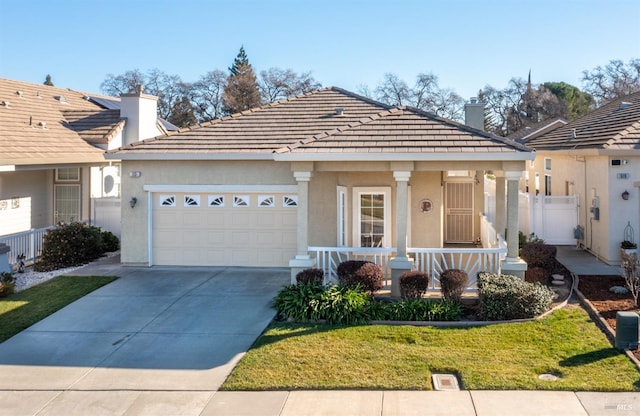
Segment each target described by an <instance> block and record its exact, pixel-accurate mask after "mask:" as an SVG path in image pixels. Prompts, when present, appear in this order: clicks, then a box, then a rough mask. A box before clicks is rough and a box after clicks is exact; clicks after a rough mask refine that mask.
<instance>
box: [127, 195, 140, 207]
mask: <svg viewBox="0 0 640 416" xmlns="http://www.w3.org/2000/svg"><path fill="white" fill-rule="evenodd" d="M137 203H138V198H136V197H135V196H132V197H131V199H130V200H129V205H131V208H135V206H136V204H137Z"/></svg>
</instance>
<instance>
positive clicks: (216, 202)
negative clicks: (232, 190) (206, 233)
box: [208, 195, 224, 208]
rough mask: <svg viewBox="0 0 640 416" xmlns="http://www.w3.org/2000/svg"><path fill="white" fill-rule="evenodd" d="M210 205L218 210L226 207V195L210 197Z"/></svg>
mask: <svg viewBox="0 0 640 416" xmlns="http://www.w3.org/2000/svg"><path fill="white" fill-rule="evenodd" d="M208 205H209V206H210V207H216V208H222V207H224V195H209V197H208Z"/></svg>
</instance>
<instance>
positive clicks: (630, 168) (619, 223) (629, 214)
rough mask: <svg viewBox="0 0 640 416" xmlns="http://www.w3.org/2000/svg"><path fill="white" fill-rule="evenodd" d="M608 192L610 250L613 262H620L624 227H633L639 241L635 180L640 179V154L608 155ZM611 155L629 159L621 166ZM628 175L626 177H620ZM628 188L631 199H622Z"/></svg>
mask: <svg viewBox="0 0 640 416" xmlns="http://www.w3.org/2000/svg"><path fill="white" fill-rule="evenodd" d="M606 159H607V163H608V171H609V175H608V179H609V186H608V189H609V193H608V199H609V201H610V205H609V207H608V213H607V216H608V218H609V236H610V238H609V247H608V249H609V254H608V258H610V259H612V262H614V263H616V264H617V263H619V262H620V242H621V241H622V240H623V238H624V229H625V227H626V226H627V224H630V225H631V227H632V228H633V231H634V239H635V242H636V243H638V242H639V241H640V189H639V188H637V187H635V186H634V183H637V182H640V157H627V156H623V157H620V156H615V157H607V158H606ZM611 159H617V160H623V161H626V162H627V163H626V164H621V165H620V166H611V163H610V161H611ZM618 174H623V175H622V176H628V177H627V178H624V177H620V178H618ZM624 191H627V192H629V199H628V200H626V201H625V200H624V199H622V193H623V192H624Z"/></svg>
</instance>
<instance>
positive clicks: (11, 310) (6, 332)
mask: <svg viewBox="0 0 640 416" xmlns="http://www.w3.org/2000/svg"><path fill="white" fill-rule="evenodd" d="M115 279H116V278H115V277H105V276H58V277H56V278H54V279H51V280H49V281H47V282H45V283H42V284H40V285H38V286H34V287H32V288H30V289H27V290H24V291H22V292H19V293H16V294H14V295H12V296H9V297H7V298H0V342H3V341H5V340H7V339H9V338H11V337H12V336H14V335H15V334H17V333H18V332H20V331H22V330H24V329H26V328H28V327H30V326H31V325H33V324H35V323H36V322H38V321H40V320H42V319H44V318H46V317H47V316H49V315H51V314H52V313H54V312H56V311H57V310H59V309H62V308H63V307H65V306H67V305H68V304H70V303H71V302H73V301H75V300H77V299H79V298H81V297H83V296H85V295H86V294H88V293H90V292H93V291H94V290H96V289H98V288H99V287H102V286H104V285H106V284H107V283H110V282H112V281H114V280H115Z"/></svg>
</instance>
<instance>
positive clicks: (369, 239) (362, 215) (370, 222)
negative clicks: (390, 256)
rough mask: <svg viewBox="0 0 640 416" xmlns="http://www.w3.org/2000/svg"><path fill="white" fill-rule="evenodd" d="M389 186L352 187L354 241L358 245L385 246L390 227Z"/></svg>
mask: <svg viewBox="0 0 640 416" xmlns="http://www.w3.org/2000/svg"><path fill="white" fill-rule="evenodd" d="M390 195H391V191H390V188H386V187H380V188H354V192H353V199H354V209H355V211H354V219H355V221H354V222H355V224H354V242H355V244H357V245H358V246H359V247H386V246H387V244H388V241H389V235H390V234H389V232H390V231H391V227H390V223H389V221H390V218H389V217H390V215H389V204H390Z"/></svg>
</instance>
